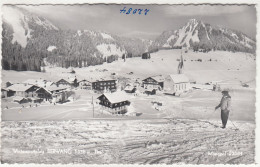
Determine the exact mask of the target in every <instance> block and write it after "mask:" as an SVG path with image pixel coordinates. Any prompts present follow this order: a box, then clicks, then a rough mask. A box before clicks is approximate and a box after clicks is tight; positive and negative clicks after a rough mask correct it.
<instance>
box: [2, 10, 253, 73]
mask: <svg viewBox="0 0 260 167" xmlns="http://www.w3.org/2000/svg"><path fill="white" fill-rule="evenodd" d="M4 12H5V13H4ZM4 12H3V13H4V14H5V15H7V16H5V15H4V19H3V50H2V52H3V60H2V67H3V69H7V70H9V69H13V70H18V71H22V70H36V71H41V66H44V62H43V59H44V58H46V60H47V62H48V63H49V64H52V65H56V66H61V67H65V68H68V67H87V66H89V65H97V64H102V63H104V62H108V63H110V62H112V61H115V60H117V59H119V58H121V57H123V55H126V56H127V57H128V58H130V57H136V56H141V55H142V53H144V52H153V51H156V50H159V49H164V48H170V49H174V48H182V47H187V48H193V50H194V51H196V50H198V49H199V48H202V49H206V50H208V51H209V50H227V51H234V52H236V51H242V52H250V53H253V52H255V47H256V46H255V45H256V43H255V41H254V40H253V39H251V38H250V37H248V36H247V35H245V34H244V33H242V32H239V31H237V30H231V29H228V28H215V27H214V26H211V25H210V24H208V23H203V22H202V21H200V20H199V21H198V20H196V19H190V20H189V21H188V22H187V23H186V24H185V25H184V26H182V27H181V28H180V29H177V30H168V31H163V32H162V34H161V35H159V36H158V37H157V38H156V39H155V40H154V41H153V40H145V39H139V38H129V37H121V36H118V35H114V34H111V33H109V32H106V31H99V30H97V31H93V30H87V29H85V30H62V29H60V28H59V27H58V26H56V25H54V24H53V23H51V22H50V21H49V20H47V19H45V18H43V17H41V16H38V15H35V14H32V13H30V12H29V11H27V10H26V9H23V8H19V7H16V6H12V7H8V8H5V9H4Z"/></svg>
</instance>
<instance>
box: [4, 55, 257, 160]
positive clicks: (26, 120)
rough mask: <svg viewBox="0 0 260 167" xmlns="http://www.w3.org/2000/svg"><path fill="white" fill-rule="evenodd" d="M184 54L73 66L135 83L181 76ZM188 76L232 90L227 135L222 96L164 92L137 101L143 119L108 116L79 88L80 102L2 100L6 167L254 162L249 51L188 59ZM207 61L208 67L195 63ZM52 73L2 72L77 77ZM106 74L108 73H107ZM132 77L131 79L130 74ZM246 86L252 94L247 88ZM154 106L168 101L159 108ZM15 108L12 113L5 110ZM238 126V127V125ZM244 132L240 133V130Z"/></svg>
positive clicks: (15, 77)
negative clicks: (27, 166)
mask: <svg viewBox="0 0 260 167" xmlns="http://www.w3.org/2000/svg"><path fill="white" fill-rule="evenodd" d="M180 52H181V51H180V50H162V51H159V52H157V53H153V54H151V57H152V58H151V59H148V60H142V59H141V58H132V59H127V60H126V62H124V61H123V60H119V61H116V62H113V63H110V64H106V63H105V64H103V65H100V66H91V67H87V68H74V70H75V72H76V75H77V77H79V78H81V79H88V78H91V77H93V78H99V77H106V76H110V75H111V73H116V77H126V78H129V80H132V81H134V80H135V79H137V78H140V79H141V80H142V79H144V78H146V77H149V76H153V75H158V74H162V75H164V76H166V75H167V74H174V73H176V71H177V66H178V63H179V62H178V61H177V59H179V58H180ZM183 57H184V60H185V61H184V73H185V74H186V75H188V76H189V77H190V78H192V79H194V80H195V81H197V83H200V84H204V83H206V82H220V83H221V84H223V85H225V86H226V87H228V88H230V95H231V96H232V111H231V113H230V120H232V121H230V120H229V121H228V124H227V129H225V130H223V129H221V128H220V126H221V121H220V111H219V110H217V111H214V107H215V106H216V105H217V104H218V103H219V101H220V99H221V93H220V92H213V91H206V90H193V91H192V92H190V93H188V94H184V95H182V96H181V97H175V96H169V95H164V94H162V93H159V94H157V95H153V96H147V95H142V94H141V95H139V96H131V97H130V101H131V108H130V110H131V111H134V112H139V113H142V114H141V115H140V116H131V115H128V116H116V115H109V114H107V113H105V112H103V111H102V110H101V108H100V107H99V106H98V105H97V104H96V103H95V102H96V101H95V102H94V104H95V107H94V109H95V112H94V118H93V106H92V104H91V99H92V96H93V98H94V99H96V98H97V97H98V96H99V95H100V94H97V93H93V92H91V91H87V90H80V89H78V90H74V91H75V93H76V95H77V96H78V97H79V98H78V99H77V100H75V101H73V102H69V103H64V104H57V105H52V104H48V103H42V104H40V105H39V106H37V108H36V106H35V105H33V106H31V107H30V106H29V104H24V107H23V108H22V106H21V105H19V104H16V103H13V102H10V99H8V98H7V99H2V101H1V108H2V120H3V122H2V125H1V128H2V130H1V132H2V134H1V135H2V162H4V163H87V164H112V163H117V164H119V163H120V164H122V163H123V164H158V163H160V164H161V163H166V164H176V163H177V164H184V163H185V164H186V163H190V164H223V163H224V164H225V163H227V164H241V163H242V164H252V163H254V162H255V161H254V155H255V152H254V151H255V150H254V149H255V144H254V141H255V134H254V130H255V112H256V109H255V102H256V98H255V88H256V83H255V76H256V62H255V60H254V59H255V57H254V56H252V55H250V54H245V53H231V52H222V51H216V52H209V53H194V52H192V51H189V52H188V53H183ZM198 59H202V62H199V61H195V60H198ZM45 69H46V72H45V73H38V72H31V71H27V72H16V71H4V70H3V71H2V86H3V84H4V83H5V82H7V81H10V82H12V83H16V82H23V81H25V80H27V79H39V78H42V79H46V80H51V81H57V80H58V79H61V78H68V77H74V76H75V74H70V73H68V72H69V71H70V70H69V69H62V68H58V67H46V68H45ZM104 69H106V70H107V71H106V70H105V71H104ZM130 72H133V74H132V75H129V73H130ZM241 82H242V83H247V84H248V85H249V88H244V87H242V86H241ZM153 101H160V102H163V106H162V107H161V108H160V110H156V107H155V106H153V104H152V102H153ZM7 105H8V109H5V106H7ZM233 124H234V125H233ZM235 127H238V128H239V130H235Z"/></svg>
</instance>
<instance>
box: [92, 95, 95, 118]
mask: <svg viewBox="0 0 260 167" xmlns="http://www.w3.org/2000/svg"><path fill="white" fill-rule="evenodd" d="M92 105H93V118H94V117H95V115H94V100H93V95H92Z"/></svg>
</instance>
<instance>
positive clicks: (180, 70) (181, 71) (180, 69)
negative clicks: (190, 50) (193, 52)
mask: <svg viewBox="0 0 260 167" xmlns="http://www.w3.org/2000/svg"><path fill="white" fill-rule="evenodd" d="M183 70H184V63H183V56H182V51H181V60H180V63H179V65H178V71H177V73H178V74H183Z"/></svg>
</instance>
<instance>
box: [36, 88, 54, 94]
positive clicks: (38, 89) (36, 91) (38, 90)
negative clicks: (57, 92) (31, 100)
mask: <svg viewBox="0 0 260 167" xmlns="http://www.w3.org/2000/svg"><path fill="white" fill-rule="evenodd" d="M40 89H44V90H45V91H46V92H48V93H49V94H51V92H50V91H49V90H48V89H46V88H44V87H40V88H39V89H37V90H36V92H37V91H39V90H40Z"/></svg>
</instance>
